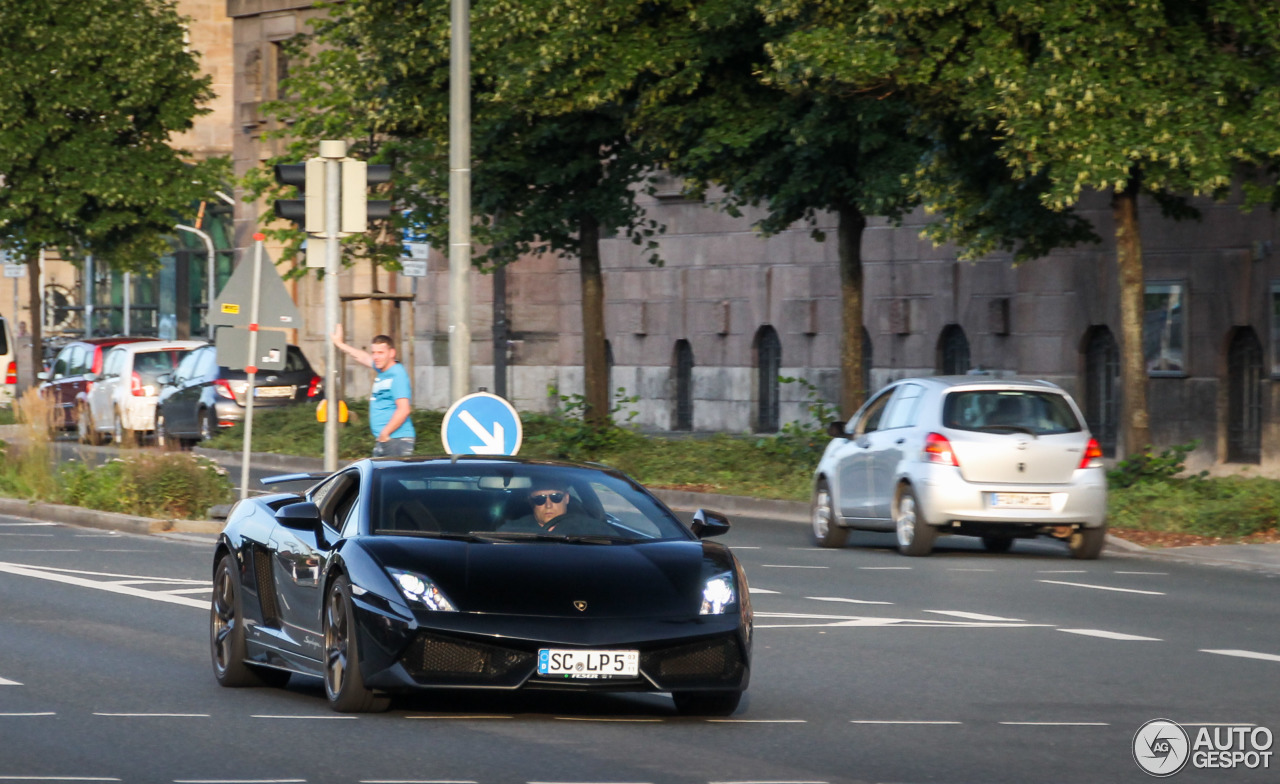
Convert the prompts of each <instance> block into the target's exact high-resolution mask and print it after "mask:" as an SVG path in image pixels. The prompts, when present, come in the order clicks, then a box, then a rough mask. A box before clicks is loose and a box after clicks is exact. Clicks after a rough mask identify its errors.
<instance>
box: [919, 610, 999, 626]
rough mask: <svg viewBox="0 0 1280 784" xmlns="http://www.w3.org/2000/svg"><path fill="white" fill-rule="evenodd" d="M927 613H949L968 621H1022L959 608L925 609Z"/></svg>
mask: <svg viewBox="0 0 1280 784" xmlns="http://www.w3.org/2000/svg"><path fill="white" fill-rule="evenodd" d="M925 612H927V613H934V614H935V615H950V616H952V617H954V618H965V619H967V620H970V621H1006V622H1008V623H1023V620H1022V619H1021V618H1001V617H1000V616H999V615H983V614H982V613H974V612H961V611H960V610H925Z"/></svg>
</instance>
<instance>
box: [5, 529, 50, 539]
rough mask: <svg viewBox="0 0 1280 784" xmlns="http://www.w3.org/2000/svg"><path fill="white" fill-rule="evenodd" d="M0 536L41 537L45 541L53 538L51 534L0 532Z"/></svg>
mask: <svg viewBox="0 0 1280 784" xmlns="http://www.w3.org/2000/svg"><path fill="white" fill-rule="evenodd" d="M0 536H42V537H44V538H46V539H52V538H53V534H14V533H9V532H8V531H3V532H0Z"/></svg>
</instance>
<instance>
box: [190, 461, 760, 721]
mask: <svg viewBox="0 0 1280 784" xmlns="http://www.w3.org/2000/svg"><path fill="white" fill-rule="evenodd" d="M303 478H307V479H310V480H311V481H314V477H307V476H306V475H294V476H292V477H279V478H277V480H283V479H303ZM550 488H558V489H559V490H560V491H562V492H546V490H547V489H550ZM555 496H560V498H556V497H555ZM561 503H563V504H564V505H565V509H566V510H567V511H564V512H561V513H560V514H559V516H556V517H553V518H551V519H550V520H548V521H547V522H546V523H543V524H540V523H536V522H528V521H530V520H531V518H532V517H535V516H536V515H535V512H534V509H535V507H537V508H539V509H544V507H543V504H548V505H558V504H561ZM544 511H545V509H544ZM526 522H527V526H525V525H524V523H526ZM528 527H531V528H532V529H533V530H529V529H528ZM561 528H564V529H565V530H564V531H562V530H561ZM728 530H729V521H728V519H727V518H726V517H724V515H721V514H718V513H716V512H712V511H709V510H698V511H697V512H696V513H695V514H694V516H693V523H692V525H690V526H688V527H686V526H685V525H683V524H682V523H681V522H680V520H678V519H677V518H676V516H675V515H674V514H672V513H671V511H670V510H669V509H667V507H666V506H664V505H663V504H662V502H661V501H659V500H658V499H656V498H654V497H653V496H652V495H650V494H649V492H648V491H646V490H645V489H644V488H643V487H641V486H640V485H639V484H637V483H636V482H634V481H632V480H631V479H629V478H628V477H626V476H625V475H623V474H621V473H619V472H617V471H613V470H609V469H605V468H603V467H601V466H585V465H578V464H573V463H562V462H551V461H534V460H526V459H521V458H515V457H479V456H458V455H455V456H454V457H453V458H407V459H395V458H381V459H375V460H369V459H365V460H359V461H357V462H355V463H354V464H352V465H350V466H348V467H346V468H344V469H342V470H341V471H338V472H336V473H334V474H332V475H329V476H325V477H323V478H322V479H321V480H320V481H319V482H318V483H317V484H315V485H314V486H313V487H311V489H309V490H308V491H306V493H305V494H303V495H300V496H299V495H293V494H289V493H275V494H271V495H263V496H253V497H250V498H247V499H245V500H243V501H240V502H239V503H238V504H236V506H235V507H234V508H233V509H232V510H231V513H230V515H229V517H228V518H227V525H226V528H224V529H223V531H222V534H221V536H220V537H219V539H218V544H217V546H216V548H215V549H214V553H213V562H212V564H211V565H212V568H213V569H212V571H213V602H212V605H213V608H212V609H213V611H212V613H211V614H210V618H209V621H210V627H209V642H210V653H211V658H212V660H213V671H214V675H215V676H216V678H217V680H218V682H219V683H220V684H222V685H223V686H248V685H284V683H285V682H286V681H288V680H289V678H290V677H291V675H292V674H294V673H299V674H303V675H307V676H313V677H316V678H320V679H322V680H323V681H324V691H325V694H326V695H327V696H328V699H329V704H330V706H331V707H332V708H333V709H334V710H337V711H340V712H369V711H383V710H386V709H387V708H388V707H389V705H390V697H391V695H393V694H396V693H402V692H416V691H422V690H431V689H475V690H484V689H488V690H500V691H510V690H514V689H520V690H532V689H538V690H546V691H561V692H563V691H579V692H601V691H605V692H611V691H631V692H669V693H670V694H671V695H672V697H673V698H674V702H675V707H676V709H677V710H678V711H680V712H681V713H688V714H711V715H725V714H730V713H733V712H734V711H735V710H736V709H737V707H738V703H739V700H740V699H741V697H742V693H743V692H744V691H745V690H746V688H747V685H748V682H749V680H750V674H751V630H752V611H751V602H750V598H749V596H748V588H747V580H746V575H745V574H744V572H743V570H742V565H741V564H740V563H739V562H738V559H737V558H736V557H734V555H733V553H732V552H731V551H730V549H729V548H728V547H726V546H724V545H722V544H719V543H717V542H711V541H707V537H712V536H718V535H720V534H724V533H726V532H728ZM291 696H296V695H291Z"/></svg>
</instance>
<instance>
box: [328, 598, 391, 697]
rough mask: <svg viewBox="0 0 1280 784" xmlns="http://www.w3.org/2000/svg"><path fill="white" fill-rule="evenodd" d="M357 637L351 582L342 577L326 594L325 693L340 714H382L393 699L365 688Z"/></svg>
mask: <svg viewBox="0 0 1280 784" xmlns="http://www.w3.org/2000/svg"><path fill="white" fill-rule="evenodd" d="M357 636H358V635H357V630H356V624H355V609H354V608H353V607H352V603H351V583H350V582H349V581H348V580H347V578H346V576H345V575H340V576H339V577H338V578H337V579H336V580H334V581H333V585H331V586H329V591H328V593H327V594H326V595H325V603H324V693H325V696H327V697H328V698H329V706H330V707H331V708H333V709H334V710H335V711H338V712H339V713H381V712H382V711H385V710H386V709H387V708H389V707H391V698H390V697H388V696H386V695H385V694H378V693H376V692H374V691H373V690H372V689H369V688H366V687H365V685H364V676H362V675H361V674H360V645H359V642H358V641H357V639H356V638H357Z"/></svg>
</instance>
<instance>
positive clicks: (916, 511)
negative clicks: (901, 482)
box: [894, 487, 938, 556]
mask: <svg viewBox="0 0 1280 784" xmlns="http://www.w3.org/2000/svg"><path fill="white" fill-rule="evenodd" d="M897 507H898V508H897V512H896V514H895V515H894V523H895V527H896V528H897V530H898V552H900V553H902V554H903V555H916V556H919V555H928V554H929V553H931V552H933V540H934V539H937V538H938V529H937V528H935V527H934V526H932V525H929V523H928V522H927V521H926V520H925V519H924V515H923V514H922V513H921V511H920V504H919V503H917V502H916V494H915V492H914V491H913V490H912V489H911V488H910V487H904V488H902V492H901V493H900V494H899V496H898V504H897Z"/></svg>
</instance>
